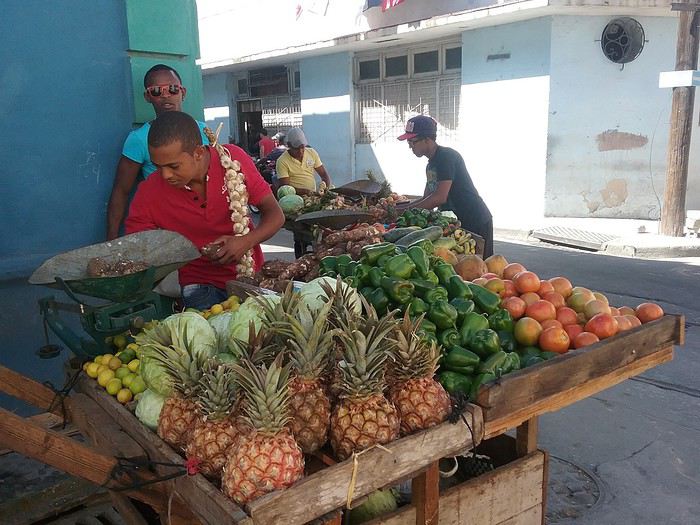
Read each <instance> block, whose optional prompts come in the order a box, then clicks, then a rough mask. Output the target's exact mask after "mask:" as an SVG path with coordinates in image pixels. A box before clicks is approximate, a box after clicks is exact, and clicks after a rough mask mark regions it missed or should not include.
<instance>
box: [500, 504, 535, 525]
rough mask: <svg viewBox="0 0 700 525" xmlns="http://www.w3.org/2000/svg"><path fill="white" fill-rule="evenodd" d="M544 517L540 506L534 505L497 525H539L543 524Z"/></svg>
mask: <svg viewBox="0 0 700 525" xmlns="http://www.w3.org/2000/svg"><path fill="white" fill-rule="evenodd" d="M544 516H545V512H544V509H543V507H542V505H535V506H534V507H530V508H529V509H527V510H524V511H522V512H521V513H520V514H518V515H517V516H513V517H512V518H508V519H507V520H505V521H502V522H501V523H499V524H498V525H540V523H544V521H543V520H544Z"/></svg>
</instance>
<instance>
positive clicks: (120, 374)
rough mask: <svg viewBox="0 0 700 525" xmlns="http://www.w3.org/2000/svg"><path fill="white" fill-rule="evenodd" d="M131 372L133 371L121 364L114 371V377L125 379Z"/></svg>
mask: <svg viewBox="0 0 700 525" xmlns="http://www.w3.org/2000/svg"><path fill="white" fill-rule="evenodd" d="M130 373H131V371H130V370H129V369H128V368H127V367H125V366H120V367H119V368H117V369H116V370H115V371H114V377H116V378H117V379H124V377H125V376H128V375H129V374H130Z"/></svg>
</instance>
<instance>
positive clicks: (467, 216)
mask: <svg viewBox="0 0 700 525" xmlns="http://www.w3.org/2000/svg"><path fill="white" fill-rule="evenodd" d="M436 138H437V122H436V121H435V119H433V118H432V117H428V116H426V115H418V116H417V117H413V118H412V119H409V120H408V122H406V132H405V133H404V134H403V135H401V136H400V137H398V139H399V140H405V141H406V142H407V143H408V147H409V148H410V149H411V151H412V152H413V154H414V155H415V156H416V157H427V158H428V165H427V166H426V168H425V174H426V179H427V180H426V184H425V191H424V192H423V197H422V198H420V199H417V200H415V201H412V202H409V203H406V204H400V205H399V206H398V208H399V209H408V208H425V209H428V210H432V209H433V208H440V209H441V210H443V211H447V210H450V211H452V212H454V213H455V215H457V218H458V219H459V221H460V222H461V223H462V226H463V227H464V228H466V229H467V230H469V231H470V232H474V233H477V234H479V235H480V236H481V237H483V238H484V241H485V245H484V257H489V256H490V255H492V254H493V219H492V217H491V212H490V211H489V209H488V207H487V206H486V204H485V203H484V201H483V199H482V198H481V196H480V195H479V192H478V191H476V188H475V187H474V183H473V182H472V179H471V177H470V176H469V172H467V168H466V166H465V165H464V159H463V158H462V156H461V155H460V154H459V153H458V152H457V151H456V150H454V149H452V148H447V147H445V146H440V145H438V143H437V142H436Z"/></svg>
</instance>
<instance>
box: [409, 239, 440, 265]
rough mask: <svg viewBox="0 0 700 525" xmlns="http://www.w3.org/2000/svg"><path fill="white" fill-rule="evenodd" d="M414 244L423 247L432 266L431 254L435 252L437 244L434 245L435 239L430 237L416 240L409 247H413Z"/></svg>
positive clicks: (427, 260)
mask: <svg viewBox="0 0 700 525" xmlns="http://www.w3.org/2000/svg"><path fill="white" fill-rule="evenodd" d="M414 246H416V247H418V248H422V249H423V251H424V252H425V255H426V262H427V265H428V267H429V266H430V258H429V257H430V256H431V255H432V254H433V252H434V251H435V246H433V241H431V240H430V239H421V240H420V241H416V242H414V243H411V245H410V246H409V248H413V247H414Z"/></svg>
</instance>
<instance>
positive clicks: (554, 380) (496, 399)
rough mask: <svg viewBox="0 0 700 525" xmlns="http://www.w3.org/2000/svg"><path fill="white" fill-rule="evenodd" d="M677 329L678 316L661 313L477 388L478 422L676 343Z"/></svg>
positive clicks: (680, 318)
mask: <svg viewBox="0 0 700 525" xmlns="http://www.w3.org/2000/svg"><path fill="white" fill-rule="evenodd" d="M683 325H684V320H683V316H674V315H666V316H664V317H663V318H661V319H658V320H657V321H652V322H651V323H647V324H645V325H643V326H641V327H639V328H636V329H634V330H630V331H628V332H624V333H622V334H618V335H617V336H615V337H614V338H612V339H607V340H604V341H601V342H600V343H596V344H594V345H591V346H589V347H586V348H583V349H580V350H576V351H573V352H569V353H567V354H565V355H563V356H559V357H556V358H554V359H550V360H549V361H547V362H545V363H542V364H540V365H537V366H536V367H533V368H526V369H524V370H521V371H519V372H515V373H512V374H508V375H507V376H504V377H502V378H501V379H499V380H497V381H496V383H494V384H492V385H488V386H486V387H484V388H482V389H481V390H480V392H479V395H478V397H477V404H478V405H479V406H481V407H482V409H483V410H484V421H486V422H489V421H492V420H494V419H499V418H503V417H505V416H506V415H508V414H510V413H512V412H515V411H518V410H521V409H523V408H526V407H529V406H531V405H532V404H533V403H537V402H541V401H542V400H543V399H546V398H548V397H550V396H556V395H558V394H559V393H561V392H564V391H570V390H571V389H572V388H575V387H577V386H579V385H584V384H585V383H587V382H589V381H593V380H598V379H599V378H600V377H604V376H606V375H607V374H610V373H612V372H614V371H615V370H617V369H620V368H623V367H625V366H627V365H630V364H631V363H634V362H635V361H637V360H639V359H641V358H643V357H645V356H648V355H650V354H654V353H655V352H658V351H659V350H661V349H663V348H666V347H668V346H670V345H673V344H679V342H680V341H681V340H682V339H683V335H682V333H683Z"/></svg>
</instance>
